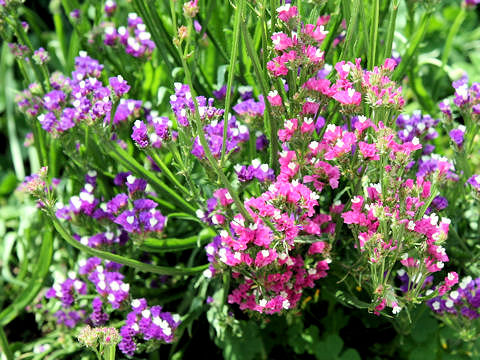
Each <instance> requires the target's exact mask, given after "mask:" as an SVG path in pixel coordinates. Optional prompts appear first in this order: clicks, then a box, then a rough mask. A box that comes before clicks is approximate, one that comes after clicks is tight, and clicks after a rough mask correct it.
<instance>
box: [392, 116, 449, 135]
mask: <svg viewBox="0 0 480 360" xmlns="http://www.w3.org/2000/svg"><path fill="white" fill-rule="evenodd" d="M439 122H440V120H439V119H433V118H432V117H431V116H430V115H427V114H425V115H423V116H422V112H421V111H415V112H414V113H413V114H412V115H406V114H400V115H399V116H398V118H397V121H396V123H397V127H398V128H399V129H400V130H399V131H398V137H399V139H400V140H401V141H402V142H408V141H412V140H413V139H414V138H415V137H416V138H419V139H422V138H423V139H425V140H432V139H435V138H436V137H437V136H438V133H437V131H436V130H435V126H437V125H438V123H439Z"/></svg>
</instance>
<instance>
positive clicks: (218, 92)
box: [212, 85, 233, 100]
mask: <svg viewBox="0 0 480 360" xmlns="http://www.w3.org/2000/svg"><path fill="white" fill-rule="evenodd" d="M232 93H233V88H232ZM212 94H213V96H215V98H216V99H217V100H223V99H225V96H227V85H223V86H222V87H221V88H220V89H218V90H213V91H212Z"/></svg>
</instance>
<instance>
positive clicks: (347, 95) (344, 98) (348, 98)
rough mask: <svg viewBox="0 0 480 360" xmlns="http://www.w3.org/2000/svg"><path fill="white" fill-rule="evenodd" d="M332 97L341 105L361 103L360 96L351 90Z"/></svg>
mask: <svg viewBox="0 0 480 360" xmlns="http://www.w3.org/2000/svg"><path fill="white" fill-rule="evenodd" d="M332 97H333V98H334V99H335V100H337V101H338V102H340V103H341V104H343V105H359V104H360V102H361V101H362V94H360V93H359V92H357V91H355V90H354V89H352V88H350V89H348V90H342V91H339V92H337V93H336V94H334V95H333V96H332Z"/></svg>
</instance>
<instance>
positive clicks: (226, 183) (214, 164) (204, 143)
mask: <svg viewBox="0 0 480 360" xmlns="http://www.w3.org/2000/svg"><path fill="white" fill-rule="evenodd" d="M174 5H175V2H174V1H173V0H170V8H171V12H172V18H173V21H174V27H176V26H177V24H176V17H175V7H174ZM177 51H178V53H179V55H180V57H181V60H182V65H183V69H184V72H185V79H186V81H187V84H188V86H189V87H190V92H191V94H192V99H193V102H194V104H195V113H194V120H195V124H196V128H197V134H198V138H199V140H200V144H201V145H202V147H203V150H204V152H205V157H206V158H207V161H208V163H209V164H210V166H211V167H212V169H213V170H214V171H215V173H216V174H217V176H218V178H219V180H220V182H221V183H222V184H223V186H225V187H226V188H227V190H228V192H229V194H230V196H231V197H232V199H233V202H234V203H235V205H236V206H237V208H238V210H239V211H240V212H241V213H242V214H243V216H244V217H245V218H246V219H248V220H252V217H251V216H250V214H249V213H248V211H247V209H245V206H244V205H243V203H242V201H241V200H240V198H239V196H238V194H237V192H236V191H235V189H234V188H233V186H232V184H231V183H230V181H229V180H228V179H227V177H226V176H225V174H224V173H223V170H222V169H221V168H220V167H219V166H218V163H217V161H216V160H215V159H214V157H213V155H212V152H211V150H210V147H209V146H208V143H207V139H206V137H205V131H204V129H203V124H202V119H201V118H200V115H199V112H198V103H197V98H196V94H195V91H194V89H193V85H192V77H191V74H190V69H189V68H188V65H187V62H186V60H185V58H184V57H183V56H182V51H181V49H180V47H179V46H177Z"/></svg>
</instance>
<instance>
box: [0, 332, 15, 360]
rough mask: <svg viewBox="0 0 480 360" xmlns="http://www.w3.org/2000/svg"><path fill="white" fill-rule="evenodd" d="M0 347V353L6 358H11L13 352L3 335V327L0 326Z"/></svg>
mask: <svg viewBox="0 0 480 360" xmlns="http://www.w3.org/2000/svg"><path fill="white" fill-rule="evenodd" d="M0 348H1V350H2V353H3V354H4V355H5V357H6V358H7V360H13V359H14V357H13V353H12V350H11V349H10V346H9V345H8V340H7V336H6V335H5V331H3V327H1V326H0Z"/></svg>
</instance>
